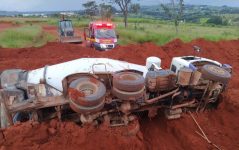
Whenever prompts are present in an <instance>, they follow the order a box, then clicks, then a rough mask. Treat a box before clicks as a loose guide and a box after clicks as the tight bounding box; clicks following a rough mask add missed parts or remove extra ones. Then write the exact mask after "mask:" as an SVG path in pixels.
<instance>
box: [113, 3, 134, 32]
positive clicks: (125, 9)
mask: <svg viewBox="0 0 239 150" xmlns="http://www.w3.org/2000/svg"><path fill="white" fill-rule="evenodd" d="M112 1H113V2H114V3H115V4H117V5H118V6H119V7H120V10H121V12H122V13H123V16H124V26H125V28H127V26H128V13H129V6H130V3H131V0H112Z"/></svg>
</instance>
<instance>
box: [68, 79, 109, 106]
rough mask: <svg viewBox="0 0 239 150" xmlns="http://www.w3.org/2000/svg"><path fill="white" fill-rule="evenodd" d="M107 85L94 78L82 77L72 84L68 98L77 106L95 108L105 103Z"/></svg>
mask: <svg viewBox="0 0 239 150" xmlns="http://www.w3.org/2000/svg"><path fill="white" fill-rule="evenodd" d="M105 93H106V87H105V85H104V84H103V83H102V82H100V81H99V80H97V79H95V78H93V77H81V78H79V79H77V80H74V81H72V82H71V83H70V85H69V89H68V96H69V99H70V100H71V101H73V102H74V103H75V104H76V105H79V106H82V107H95V106H97V105H99V104H101V103H102V102H104V99H105Z"/></svg>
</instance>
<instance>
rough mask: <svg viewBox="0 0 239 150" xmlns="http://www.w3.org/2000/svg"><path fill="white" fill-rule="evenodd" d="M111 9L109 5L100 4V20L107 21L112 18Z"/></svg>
mask: <svg viewBox="0 0 239 150" xmlns="http://www.w3.org/2000/svg"><path fill="white" fill-rule="evenodd" d="M112 13H113V7H112V6H111V5H106V4H105V3H102V4H100V14H101V18H102V20H104V19H106V20H109V19H111V17H112Z"/></svg>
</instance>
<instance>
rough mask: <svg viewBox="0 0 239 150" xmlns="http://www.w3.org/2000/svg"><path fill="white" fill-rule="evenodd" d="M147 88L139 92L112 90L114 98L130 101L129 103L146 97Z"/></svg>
mask: <svg viewBox="0 0 239 150" xmlns="http://www.w3.org/2000/svg"><path fill="white" fill-rule="evenodd" d="M144 92H145V88H144V87H143V88H142V89H140V90H139V91H137V92H125V91H121V90H119V89H117V88H115V87H113V89H112V93H113V95H114V96H116V97H117V98H119V99H121V100H128V101H135V100H137V99H140V98H142V97H143V96H144Z"/></svg>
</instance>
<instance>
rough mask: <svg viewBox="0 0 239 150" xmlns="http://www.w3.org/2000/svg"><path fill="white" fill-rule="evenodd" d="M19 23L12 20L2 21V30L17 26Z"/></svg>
mask: <svg viewBox="0 0 239 150" xmlns="http://www.w3.org/2000/svg"><path fill="white" fill-rule="evenodd" d="M16 27H19V25H15V24H12V23H11V22H0V32H2V31H4V30H6V29H9V28H16Z"/></svg>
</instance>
